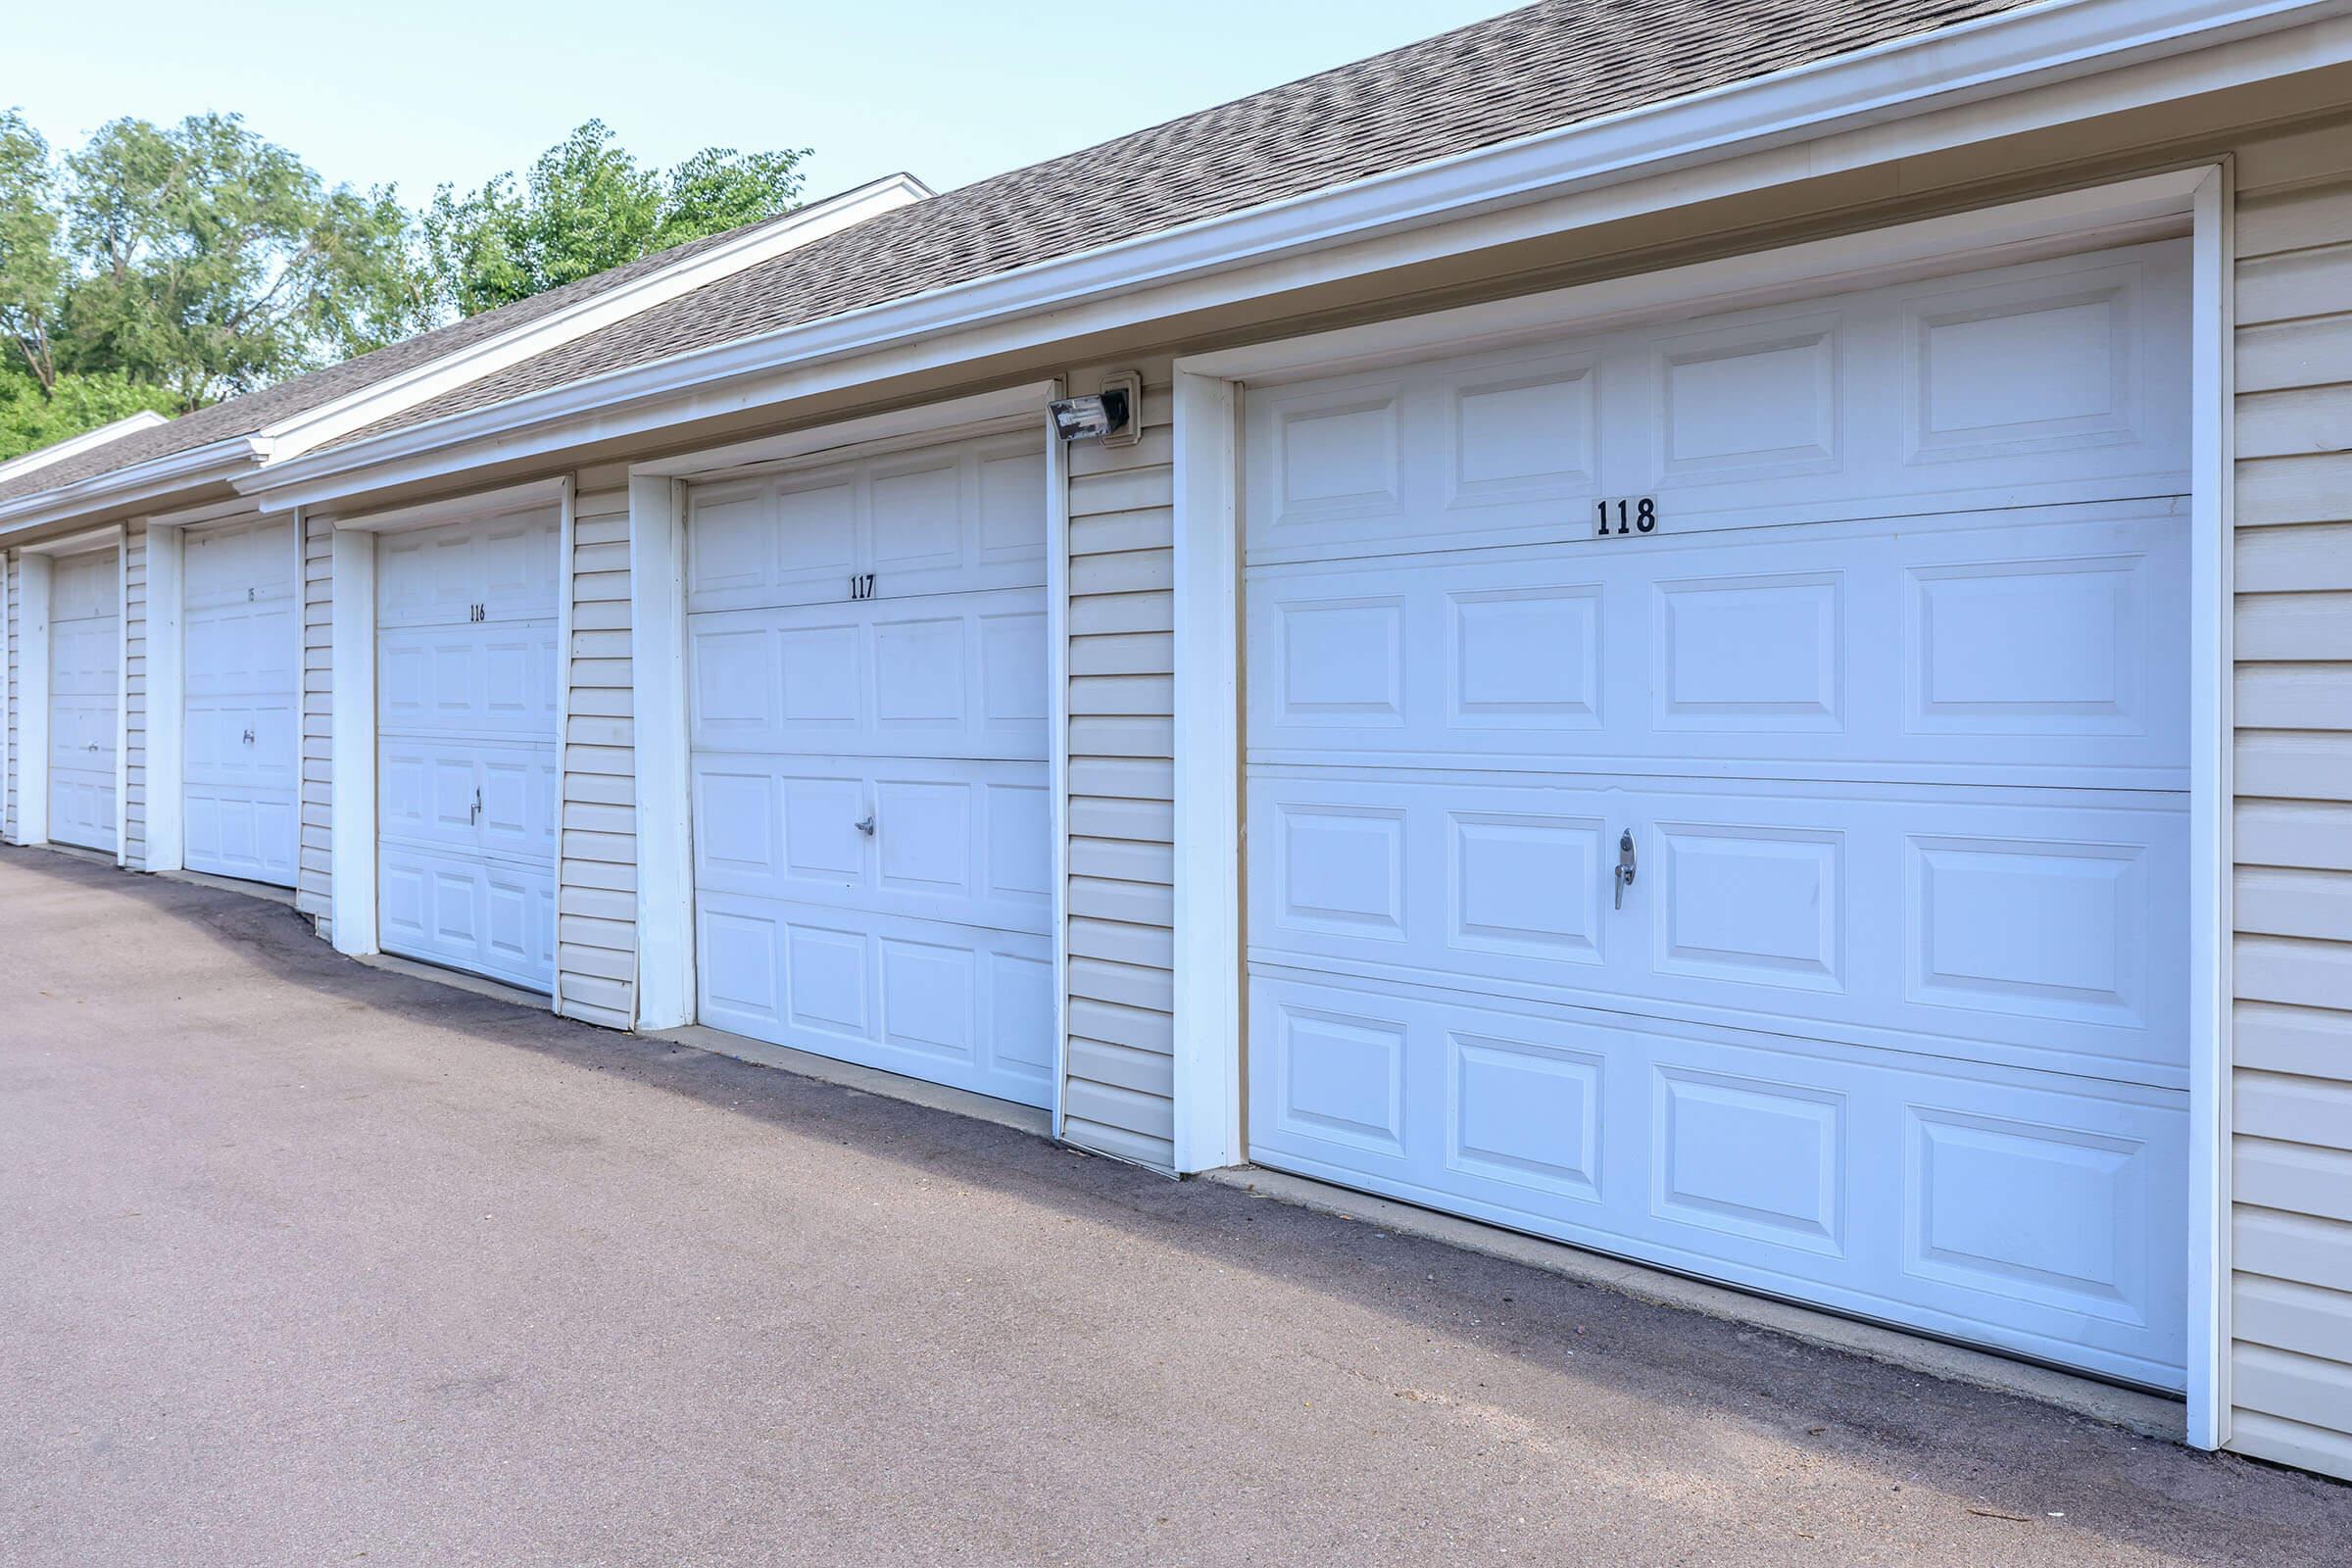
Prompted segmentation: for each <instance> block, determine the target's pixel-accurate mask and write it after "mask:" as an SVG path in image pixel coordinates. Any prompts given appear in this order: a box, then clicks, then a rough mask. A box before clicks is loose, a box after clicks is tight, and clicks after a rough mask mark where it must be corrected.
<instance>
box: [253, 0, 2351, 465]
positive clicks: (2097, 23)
mask: <svg viewBox="0 0 2352 1568" xmlns="http://www.w3.org/2000/svg"><path fill="white" fill-rule="evenodd" d="M2348 14H2352V0H2243V3H2240V4H2238V5H2234V6H2231V7H2229V8H2228V9H2226V10H2220V11H2217V10H2216V9H2215V8H2214V6H2213V5H2212V3H2211V0H2045V3H2043V4H2038V5H2030V6H2025V7H2021V8H2019V9H2017V10H2014V11H2007V12H2001V13H1998V14H1995V15H1993V16H1989V17H1983V18H1978V19H1975V20H1972V21H1970V22H1966V23H1961V24H1958V25H1953V26H1950V27H1944V28H1938V29H1934V30H1931V31H1928V32H1923V33H1916V34H1912V35H1910V36H1908V37H1904V38H1897V39H1891V40H1888V41H1887V42H1885V43H1881V44H1876V45H1873V46H1871V47H1870V48H1867V49H1862V50H1856V51H1853V52H1851V53H1847V54H1841V55H1834V56H1830V57H1827V58H1825V59H1822V60H1818V61H1812V62H1808V63H1807V64H1805V65H1802V66H1796V67H1791V68H1789V69H1788V70H1785V71H1780V72H1774V73H1768V74H1766V75H1763V76H1758V77H1753V78H1750V79H1748V80H1746V81H1740V82H1733V83H1729V84H1726V85H1724V86H1721V87H1715V88H1710V89H1707V90H1706V91H1703V92H1699V93H1691V94H1686V95H1684V96H1682V97H1678V98H1671V99H1665V100H1661V101H1660V102H1657V103H1654V104H1646V105H1642V106H1640V107H1638V108H1634V109H1629V110H1626V111H1623V112H1621V113H1618V114H1614V115H1607V116H1601V117H1598V118H1596V119H1593V120H1591V121H1584V122H1579V123H1576V124H1573V125H1567V126H1560V127H1556V128H1554V129H1550V130H1545V131H1540V132H1537V133H1535V134H1533V135H1530V136H1524V137H1518V138H1514V139H1512V140H1508V141H1503V142H1498V143H1495V144H1494V145H1493V146H1489V147H1481V148H1475V149H1471V150H1469V151H1466V152H1463V153H1459V154H1455V155H1452V156H1450V157H1446V158H1442V159H1436V160H1431V161H1428V162H1425V163H1421V164H1415V165H1411V166H1408V167H1406V168H1403V169H1398V170H1392V171H1387V172H1382V173H1379V174H1375V175H1371V176H1369V177H1367V178H1364V179H1360V180H1353V181H1349V182H1348V183H1345V184H1341V185H1335V186H1328V187H1325V188H1323V189H1320V190H1315V191H1309V192H1305V193H1302V194H1300V195H1298V196H1293V197H1287V198H1284V199H1283V200H1280V201H1276V202H1269V203H1265V204H1262V205H1260V206H1256V207H1251V208H1245V209H1243V210H1242V211H1240V212H1237V213H1231V214H1226V215H1223V216H1220V217H1217V218H1212V219H1204V220H1201V221H1197V222H1193V223H1186V224H1181V225H1178V226H1176V227H1173V228H1167V229H1161V230H1158V231H1156V232H1154V233H1151V234H1146V235H1140V236H1137V237H1134V238H1132V239H1126V240H1120V241H1117V242H1115V243H1113V244H1110V245H1105V246H1100V247H1096V248H1094V249H1091V250H1085V251H1078V252H1073V253H1071V254H1069V255H1066V256H1060V257H1054V258H1052V259H1050V260H1047V261H1043V262H1039V263H1036V264H1034V265H1032V266H1028V267H1022V268H1016V269H1013V270H1008V271H1005V272H1001V273H997V274H993V275H991V276H988V277H983V278H976V279H973V280H971V281H969V282H964V283H957V284H952V285H950V286H948V287H945V288H940V289H935V290H932V291H930V292H927V293H921V294H914V295H908V296H905V297H902V298H900V299H896V300H890V301H886V302H883V303H881V304H877V305H873V306H869V307H865V308H862V309H859V310H857V311H850V312H844V313H842V314H840V315H837V316H831V317H825V318H821V319H817V320H814V321H809V322H803V323H800V324H797V325H794V326H790V327H785V328H781V329H779V330H777V331H774V332H769V333H762V334H760V335H757V336H752V337H744V338H735V339H731V340H729V341H727V342H723V343H718V344H712V345H710V346H707V347H703V348H698V349H693V350H690V351H687V352H685V353H682V354H677V355H672V356H669V357H666V358H663V359H659V360H654V361H650V362H648V363H646V364H643V365H637V366H630V367H625V368H620V369H616V370H613V371H608V372H605V373H603V374H601V375H596V376H591V377H586V378H582V379H580V380H576V381H571V382H566V383H564V384H563V385H561V386H556V387H550V388H547V389H545V390H543V391H539V392H533V393H530V394H527V395H525V396H523V397H518V398H515V399H511V400H508V401H506V402H503V403H495V404H490V405H486V406H484V407H482V408H478V409H469V410H464V411H461V412H459V413H456V414H452V415H448V416H444V417H440V418H437V419H433V420H429V421H426V422H423V423H419V424H417V425H412V426H407V427H403V428H399V429H394V430H388V431H385V432H384V433H383V434H381V435H378V436H373V437H370V438H368V439H366V440H363V441H358V442H353V443H351V444H349V445H346V446H341V447H334V448H330V449H327V450H323V451H317V452H313V453H311V454H309V455H307V456H304V457H296V458H291V459H288V460H286V461H284V462H282V463H277V464H272V465H271V466H270V467H269V468H267V469H265V470H263V471H261V472H259V473H256V474H254V475H251V476H249V477H248V478H247V479H246V480H245V481H243V482H241V483H240V484H239V488H240V489H241V490H244V491H246V492H247V493H251V494H255V495H259V496H262V497H263V498H264V505H265V506H268V507H271V508H272V509H275V508H280V507H286V506H293V505H301V504H306V503H310V502H318V501H325V500H328V499H332V498H335V497H339V496H344V495H351V494H357V493H360V492H362V491H365V490H368V489H372V488H380V487H382V486H384V485H389V484H397V483H405V482H410V481H412V480H419V479H425V478H429V477H432V476H434V475H436V474H440V473H447V472H452V471H456V470H457V469H459V468H462V467H464V466H467V465H466V464H465V463H463V462H462V461H457V459H458V456H459V454H460V453H461V452H462V450H463V449H465V448H466V447H468V446H471V445H473V444H476V443H488V442H497V443H499V444H500V452H499V457H500V458H501V459H512V458H519V457H525V456H531V455H535V454H536V453H538V452H541V451H554V450H561V448H562V447H563V446H564V445H566V444H569V443H568V441H567V440H566V439H565V438H564V435H563V432H562V431H561V430H560V429H557V428H556V427H557V426H559V425H560V424H561V423H562V422H563V421H580V422H583V423H588V422H593V424H594V432H595V435H596V436H597V437H598V438H605V437H610V436H614V435H620V434H629V433H635V432H636V431H637V430H638V429H639V428H640V427H642V428H644V429H648V430H650V429H658V428H660V427H662V425H665V424H669V423H674V422H677V420H678V416H676V415H674V414H672V415H670V416H669V417H648V418H645V419H643V420H641V421H634V422H633V421H631V420H629V419H626V418H624V417H618V413H619V411H620V410H621V409H623V408H624V407H626V406H628V405H633V404H641V403H650V402H651V401H652V400H656V399H661V398H664V397H680V396H685V395H689V394H691V393H693V392H694V391H696V390H698V389H701V388H707V387H711V386H715V385H717V384H719V383H722V382H728V381H733V380H738V379H740V378H744V377H748V376H753V375H758V374H761V373H768V372H775V373H782V372H786V371H791V370H794V369H796V368H806V367H809V366H812V365H816V364H819V363H827V364H829V363H833V362H839V361H844V360H849V359H852V358H854V357H858V356H862V355H867V354H878V353H882V352H885V351H888V350H891V349H895V348H901V347H904V346H905V345H907V344H909V343H911V342H916V341H919V340H929V339H937V338H940V337H942V336H944V335H947V334H951V333H956V332H964V331H972V330H979V329H983V328H988V327H992V326H997V325H1000V324H1001V323H1004V322H1006V321H1008V320H1011V319H1017V318H1025V317H1033V316H1038V315H1043V314H1046V313H1050V312H1067V311H1072V310H1075V309H1077V308H1079V307H1081V306H1087V305H1093V304H1098V303H1102V302H1104V301H1108V300H1112V299H1115V298H1116V297H1118V296H1120V295H1123V294H1131V293H1134V292H1137V291H1140V290H1142V289H1144V288H1147V287H1153V286H1160V285H1173V284H1177V283H1181V282H1184V281H1187V280H1190V279H1196V278H1201V277H1205V276H1208V275H1211V274H1213V273H1216V272H1220V271H1225V270H1233V269H1235V268H1238V267H1242V266H1246V265H1252V264H1261V263H1270V262H1274V261H1277V260H1282V259H1287V258H1290V257H1296V256H1303V255H1306V254H1309V253H1311V252H1314V251H1319V250H1326V249H1330V248H1332V247H1335V246H1337V245H1340V244H1344V243H1352V242H1357V241H1364V240H1371V239H1377V238H1379V237H1381V236H1383V235H1388V234H1395V233H1398V232H1401V231H1405V230H1409V229H1415V228H1421V227H1426V226H1428V225H1430V224H1433V223H1437V222H1441V221H1448V220H1455V219H1467V218H1472V217H1476V216H1479V215H1482V214H1487V213H1494V212H1498V211H1501V210H1503V209H1507V208H1513V207H1519V206H1524V205H1527V204H1529V203H1533V202H1536V201H1540V200H1544V199H1548V198H1554V197H1561V196H1567V195H1572V194H1575V193H1577V192H1580V191H1587V190H1592V189H1595V188H1597V187H1601V186H1606V185H1614V184H1621V183H1624V182H1627V181H1629V180H1632V179H1635V178H1638V177H1641V176H1642V175H1645V174H1653V173H1661V172H1666V171H1669V170H1675V171H1679V170H1684V169H1691V168H1695V167H1698V166H1701V165H1705V164H1709V163H1718V162H1722V161H1725V160H1728V159H1730V158H1733V157H1736V156H1739V155H1741V154H1746V153H1752V152H1756V151H1760V150H1764V149H1767V148H1771V147H1775V146H1781V145H1786V144H1788V143H1789V142H1792V141H1796V140H1800V139H1805V138H1815V139H1818V138H1820V137H1823V136H1827V135H1831V134H1835V133H1837V132H1839V131H1846V130H1860V129H1866V128H1869V127H1872V126H1876V125H1880V124H1885V123H1890V122H1896V121H1901V120H1905V119H1910V118H1914V117H1918V116H1921V115H1924V114H1927V113H1929V112H1930V111H1932V110H1935V109H1939V108H1944V107H1949V106H1953V105H1958V104H1963V103H1969V102H1974V101H1980V100H1983V99H1987V98H1992V97H1997V96H2002V95H2005V94H2012V93H2016V92H2021V91H2024V90H2027V89H2029V88H2033V87H2037V86H2043V85H2048V84H2051V83H2054V82H2062V81H2066V80H2069V79H2074V78H2080V77H2083V76H2088V75H2092V74H2095V73H2101V72H2107V71H2112V70H2117V69H2121V68H2124V67H2127V66H2132V65H2139V64H2143V63H2147V62H2151V61H2158V60H2162V59H2165V58H2166V57H2169V56H2174V55H2179V54H2182V53H2186V52H2189V51H2192V50H2197V49H2205V48H2212V47H2217V46H2220V45H2223V44H2228V43H2233V42H2238V41H2242V40H2249V39H2257V38H2260V37H2262V36H2263V35H2266V34H2271V33H2278V32H2281V31H2285V30H2286V29H2289V28H2294V27H2297V26H2303V25H2310V24H2315V23H2325V22H2328V21H2331V20H2334V19H2338V18H2342V17H2344V16H2346V15H2348ZM2343 43H2344V51H2343V52H2345V53H2346V54H2347V55H2352V37H2347V39H2345V40H2343ZM792 395H799V394H797V393H796V394H792ZM749 401H751V400H750V398H749V395H748V394H746V395H745V396H741V397H737V398H734V399H731V400H730V407H741V406H748V402H749ZM651 412H652V413H654V414H656V415H659V414H660V412H661V411H659V410H654V411H651ZM535 429H536V430H541V431H543V432H549V431H552V432H553V433H552V434H546V435H545V436H544V438H543V439H542V440H541V442H540V443H539V444H538V445H536V446H531V445H529V444H528V442H527V441H525V440H523V439H521V438H523V437H524V436H525V432H529V431H532V430H535Z"/></svg>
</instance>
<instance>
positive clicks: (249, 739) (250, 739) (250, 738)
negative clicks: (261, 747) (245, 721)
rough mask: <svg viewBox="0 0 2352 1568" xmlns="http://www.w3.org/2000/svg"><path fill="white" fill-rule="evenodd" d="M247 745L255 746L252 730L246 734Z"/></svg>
mask: <svg viewBox="0 0 2352 1568" xmlns="http://www.w3.org/2000/svg"><path fill="white" fill-rule="evenodd" d="M245 744H246V745H248V746H251V745H252V744H253V731H251V730H247V731H246V732H245Z"/></svg>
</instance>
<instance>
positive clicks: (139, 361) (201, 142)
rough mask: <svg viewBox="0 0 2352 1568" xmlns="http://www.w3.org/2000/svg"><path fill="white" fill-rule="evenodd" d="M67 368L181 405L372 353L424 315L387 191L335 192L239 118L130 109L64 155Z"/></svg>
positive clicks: (407, 228)
mask: <svg viewBox="0 0 2352 1568" xmlns="http://www.w3.org/2000/svg"><path fill="white" fill-rule="evenodd" d="M62 205H63V210H64V218H65V253H66V257H67V260H68V262H69V263H70V265H71V274H70V276H69V277H68V280H67V282H66V284H65V288H64V295H63V307H62V311H61V312H60V313H59V317H60V320H61V325H60V327H59V329H58V330H56V331H55V333H54V337H55V340H56V356H57V364H58V368H60V369H72V370H75V371H80V372H83V373H88V374H104V373H108V372H114V373H119V374H120V375H122V376H123V377H124V378H125V379H127V380H129V381H131V382H134V383H139V384H144V385H151V386H160V387H165V388H168V389H169V390H170V391H171V392H172V393H173V394H174V396H175V397H176V398H177V399H178V402H179V406H180V407H181V408H183V409H192V408H195V407H197V406H199V405H201V404H203V403H206V402H210V401H212V400H214V399H216V398H220V397H223V396H227V395H230V394H233V393H238V392H245V391H250V390H252V389H254V388H256V387H260V386H264V385H267V384H268V383H270V382H271V381H274V380H276V379H278V378H280V377H282V376H285V375H288V374H291V373H294V372H296V371H300V370H306V369H311V368H316V367H318V366H321V365H327V364H332V363H334V362H336V361H338V360H343V359H348V358H350V357H351V356H353V355H355V354H362V353H365V352H367V351H368V350H369V349H372V348H378V347H381V346H382V345H383V344H385V343H389V342H393V341H396V340H397V339H399V338H401V337H404V336H406V335H408V334H409V333H410V332H412V331H414V330H415V329H416V328H417V326H418V325H420V324H421V323H422V322H423V320H424V319H425V291H424V279H423V277H422V276H421V274H420V273H419V271H418V270H417V264H416V258H415V253H414V250H413V248H412V245H411V236H412V234H413V232H414V229H413V220H412V219H411V217H410V215H409V213H408V212H407V210H406V209H404V208H403V207H402V206H401V205H400V203H399V201H398V200H397V199H396V197H395V195H394V193H393V191H392V190H391V188H390V187H387V186H379V187H376V188H374V189H371V190H368V191H364V192H363V191H355V190H353V189H351V188H350V187H348V186H336V187H333V188H329V187H328V186H327V185H326V184H325V183H324V182H323V181H322V180H321V179H320V178H319V175H318V174H317V173H316V172H313V171H312V170H311V169H310V168H309V167H308V166H306V165H305V164H304V163H303V162H302V160H300V159H299V158H297V157H295V156H294V155H293V154H292V153H290V152H288V151H286V150H285V149H284V148H282V147H278V146H276V145H274V144H272V143H270V142H269V141H266V140H264V139H263V138H262V137H260V136H258V135H256V134H255V133H254V132H252V131H250V130H248V129H247V128H246V127H245V125H244V123H243V122H242V121H241V120H240V119H239V118H238V117H236V116H234V115H194V116H190V117H189V118H188V119H186V120H184V121H182V122H181V123H179V124H177V125H175V126H172V127H170V128H162V127H158V126H156V125H153V124H150V123H147V122H145V121H142V120H131V119H124V120H118V121H115V122H113V123H110V124H108V125H106V126H104V127H102V128H101V129H100V130H99V131H98V133H97V134H96V135H95V136H93V137H92V138H91V139H90V141H89V143H88V144H87V145H85V146H84V147H82V148H81V149H80V150H79V151H77V152H75V153H73V154H72V155H71V156H70V157H68V158H67V160H66V176H65V179H64V181H63V203H62Z"/></svg>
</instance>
